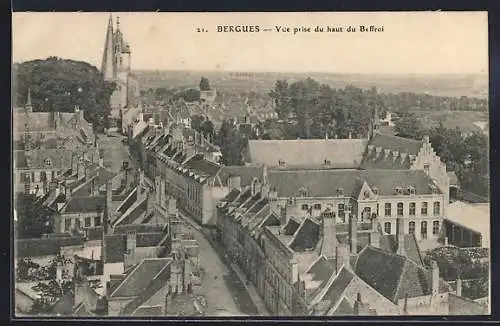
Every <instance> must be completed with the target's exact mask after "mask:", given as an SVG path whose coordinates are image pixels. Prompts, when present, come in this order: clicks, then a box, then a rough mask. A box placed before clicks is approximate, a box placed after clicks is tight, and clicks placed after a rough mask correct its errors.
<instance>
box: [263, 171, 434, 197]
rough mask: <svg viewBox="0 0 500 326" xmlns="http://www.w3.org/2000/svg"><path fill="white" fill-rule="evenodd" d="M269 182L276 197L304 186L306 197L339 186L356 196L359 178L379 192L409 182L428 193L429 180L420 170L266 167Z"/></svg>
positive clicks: (292, 194) (419, 191)
mask: <svg viewBox="0 0 500 326" xmlns="http://www.w3.org/2000/svg"><path fill="white" fill-rule="evenodd" d="M268 178H269V183H270V184H271V185H272V186H274V187H275V188H276V190H277V192H278V196H279V197H295V196H298V195H299V190H300V189H302V188H305V189H306V190H307V192H308V196H309V197H331V196H335V195H336V189H338V188H342V189H343V191H344V195H345V196H354V197H357V196H358V195H359V194H358V193H356V189H358V188H359V181H360V180H363V181H366V182H367V184H368V185H369V186H370V187H377V188H378V191H379V194H380V195H393V194H394V192H395V189H396V187H402V188H403V189H405V187H407V186H413V187H414V188H415V191H416V193H417V194H431V193H432V188H431V186H432V185H433V182H432V180H431V179H430V178H429V177H428V176H427V175H426V174H425V173H424V171H420V170H365V171H363V170H352V171H336V170H297V171H289V170H286V171H283V170H269V172H268Z"/></svg>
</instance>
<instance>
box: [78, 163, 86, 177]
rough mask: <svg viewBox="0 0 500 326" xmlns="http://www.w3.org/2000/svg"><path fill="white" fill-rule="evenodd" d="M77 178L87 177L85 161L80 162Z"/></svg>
mask: <svg viewBox="0 0 500 326" xmlns="http://www.w3.org/2000/svg"><path fill="white" fill-rule="evenodd" d="M77 178H78V180H81V179H83V178H85V165H84V164H83V162H78V172H77Z"/></svg>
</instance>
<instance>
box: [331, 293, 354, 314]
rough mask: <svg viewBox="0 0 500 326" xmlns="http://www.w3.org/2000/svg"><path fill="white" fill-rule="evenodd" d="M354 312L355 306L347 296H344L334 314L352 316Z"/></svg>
mask: <svg viewBox="0 0 500 326" xmlns="http://www.w3.org/2000/svg"><path fill="white" fill-rule="evenodd" d="M353 314H354V307H353V305H352V304H351V303H350V302H349V300H347V298H345V297H343V298H342V301H340V303H339V304H338V306H337V307H336V308H335V311H333V315H334V316H350V315H353Z"/></svg>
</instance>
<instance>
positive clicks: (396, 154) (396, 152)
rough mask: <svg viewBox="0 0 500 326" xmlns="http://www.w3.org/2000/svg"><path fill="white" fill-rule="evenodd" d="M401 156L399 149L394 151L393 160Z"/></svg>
mask: <svg viewBox="0 0 500 326" xmlns="http://www.w3.org/2000/svg"><path fill="white" fill-rule="evenodd" d="M398 156H399V151H392V160H393V161H395V160H396V159H397V158H398Z"/></svg>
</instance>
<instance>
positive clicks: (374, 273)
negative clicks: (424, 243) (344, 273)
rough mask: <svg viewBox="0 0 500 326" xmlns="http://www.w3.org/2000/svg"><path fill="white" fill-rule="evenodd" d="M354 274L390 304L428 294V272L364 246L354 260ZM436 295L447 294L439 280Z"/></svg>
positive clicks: (413, 263)
mask: <svg viewBox="0 0 500 326" xmlns="http://www.w3.org/2000/svg"><path fill="white" fill-rule="evenodd" d="M355 271H356V274H357V275H358V276H359V277H360V278H361V279H362V280H363V281H364V282H366V283H367V284H368V285H370V286H371V287H373V288H374V289H375V290H377V291H378V292H379V293H380V294H382V295H383V296H384V297H386V298H387V299H389V300H390V301H392V302H398V300H400V299H403V298H404V297H405V294H408V296H409V297H410V298H412V297H418V296H423V295H428V294H430V288H429V284H430V283H429V278H430V271H428V270H427V269H426V268H424V267H423V266H421V265H418V264H417V263H416V262H414V261H413V260H410V259H408V258H406V257H403V256H399V255H395V254H393V253H389V252H387V251H384V250H381V249H378V248H374V247H371V246H367V247H365V249H363V250H362V251H361V252H360V253H359V255H358V258H357V260H356V264H355ZM439 291H440V292H446V291H448V289H447V286H446V284H445V283H444V282H443V281H442V280H441V279H440V285H439Z"/></svg>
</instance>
